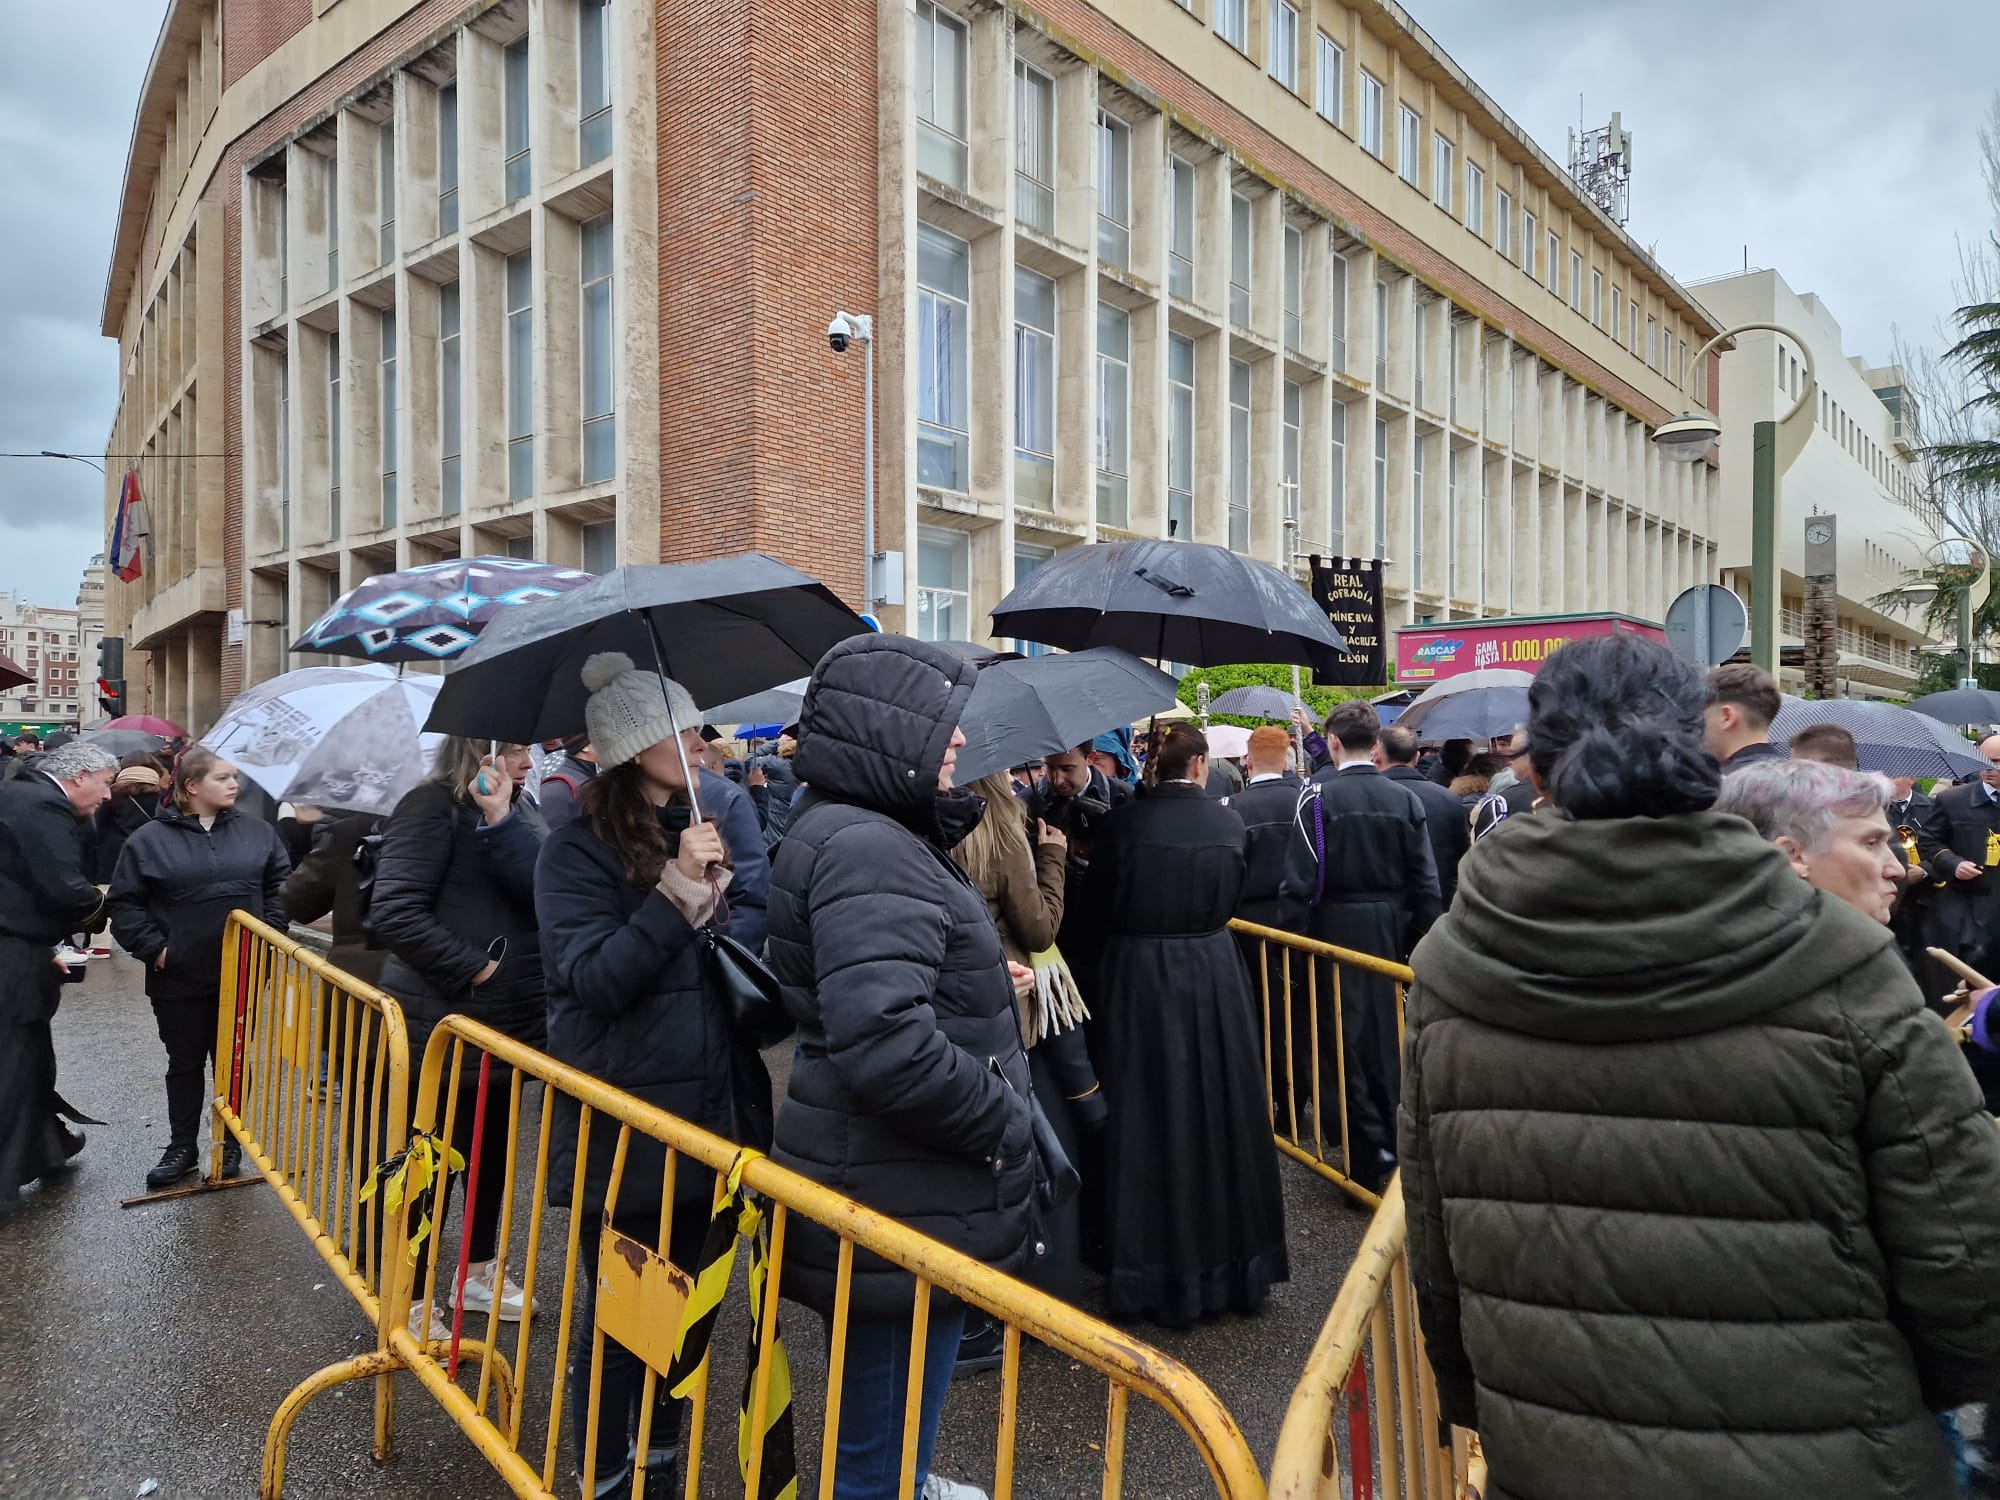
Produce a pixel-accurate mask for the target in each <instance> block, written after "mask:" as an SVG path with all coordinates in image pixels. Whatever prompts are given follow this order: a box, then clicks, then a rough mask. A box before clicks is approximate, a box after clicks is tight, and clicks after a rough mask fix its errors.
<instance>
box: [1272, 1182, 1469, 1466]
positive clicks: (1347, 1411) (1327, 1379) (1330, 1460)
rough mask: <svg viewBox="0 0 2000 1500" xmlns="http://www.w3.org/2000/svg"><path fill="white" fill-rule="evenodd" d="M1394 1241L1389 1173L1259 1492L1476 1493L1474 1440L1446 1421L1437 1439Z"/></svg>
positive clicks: (1399, 1247)
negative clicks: (1265, 1486)
mask: <svg viewBox="0 0 2000 1500" xmlns="http://www.w3.org/2000/svg"><path fill="white" fill-rule="evenodd" d="M1405 1239H1406V1223H1405V1220H1404V1217H1403V1183H1402V1178H1401V1177H1400V1176H1397V1177H1395V1178H1393V1179H1391V1181H1390V1183H1389V1186H1388V1189H1387V1191H1386V1192H1385V1193H1384V1194H1383V1196H1382V1206H1381V1207H1380V1208H1379V1209H1378V1210H1377V1211H1376V1213H1375V1218H1374V1220H1373V1222H1372V1223H1370V1224H1369V1226H1368V1233H1367V1235H1366V1236H1365V1237H1363V1239H1362V1241H1361V1249H1360V1251H1359V1252H1358V1253H1357V1255H1356V1256H1355V1260H1354V1264H1353V1266H1352V1267H1350V1268H1349V1270H1348V1273H1347V1277H1346V1279H1345V1280H1344V1281H1342V1282H1341V1285H1340V1295H1339V1296H1338V1297H1336V1298H1335V1299H1334V1304H1333V1311H1332V1312H1330V1313H1329V1314H1328V1315H1327V1319H1326V1323H1325V1325H1324V1326H1323V1327H1322V1328H1321V1329H1320V1333H1319V1338H1318V1339H1317V1340H1316V1341H1315V1342H1314V1344H1313V1349H1312V1354H1311V1356H1310V1357H1309V1358H1308V1359H1307V1361H1306V1369H1305V1375H1304V1377H1303V1378H1302V1379H1301V1380H1300V1382H1299V1385H1298V1389H1297V1390H1296V1391H1294V1392H1293V1393H1292V1400H1291V1404H1290V1406H1289V1407H1288V1408H1287V1409H1286V1411H1285V1423H1284V1426H1283V1427H1282V1428H1281V1429H1280V1430H1279V1433H1278V1451H1277V1454H1276V1456H1275V1457H1274V1458H1273V1460H1272V1463H1271V1500H1375V1497H1377V1496H1381V1497H1385V1500H1389V1497H1394V1500H1476V1497H1477V1496H1478V1495H1479V1493H1480V1491H1481V1489H1482V1488H1483V1486H1484V1483H1485V1464H1484V1463H1483V1461H1482V1460H1481V1458H1480V1455H1479V1443H1478V1439H1477V1438H1476V1437H1474V1436H1473V1434H1471V1433H1469V1432H1466V1431H1465V1430H1464V1429H1462V1428H1452V1429H1451V1431H1450V1438H1449V1441H1448V1442H1447V1441H1444V1440H1442V1431H1443V1429H1442V1423H1441V1421H1440V1418H1439V1414H1438V1398H1437V1383H1436V1380H1435V1378H1434V1377H1433V1375H1432V1373H1431V1365H1430V1359H1429V1357H1428V1356H1427V1355H1426V1354H1425V1352H1424V1336H1423V1330H1422V1329H1421V1328H1420V1327H1419V1326H1418V1322H1417V1306H1416V1299H1415V1297H1414V1296H1413V1295H1412V1291H1411V1286H1410V1271H1409V1262H1408V1260H1407V1258H1406V1256H1405V1254H1404V1246H1405Z"/></svg>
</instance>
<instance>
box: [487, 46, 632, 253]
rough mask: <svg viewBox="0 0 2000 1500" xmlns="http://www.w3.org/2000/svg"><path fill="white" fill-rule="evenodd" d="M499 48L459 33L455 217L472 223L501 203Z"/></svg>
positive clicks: (502, 151)
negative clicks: (456, 202)
mask: <svg viewBox="0 0 2000 1500" xmlns="http://www.w3.org/2000/svg"><path fill="white" fill-rule="evenodd" d="M623 8H624V7H622V6H621V7H614V9H623ZM502 50H503V49H502V48H501V46H500V44H499V43H497V42H495V41H493V40H492V39H491V38H489V37H487V36H486V35H485V34H483V33H482V32H479V31H477V30H470V29H469V30H465V31H461V32H460V33H459V34H458V219H459V222H460V223H461V224H471V223H475V222H477V221H478V220H480V219H482V218H484V217H485V216H486V215H488V214H490V213H492V212H493V211H494V210H495V209H497V208H499V207H500V206H501V204H502V203H503V202H504V201H505V196H506V176H505V168H506V160H507V154H506V149H505V140H506V136H505V134H504V130H505V116H504V114H503V109H504V101H503V99H502V80H501V60H500V54H501V52H502ZM531 71H532V60H531Z"/></svg>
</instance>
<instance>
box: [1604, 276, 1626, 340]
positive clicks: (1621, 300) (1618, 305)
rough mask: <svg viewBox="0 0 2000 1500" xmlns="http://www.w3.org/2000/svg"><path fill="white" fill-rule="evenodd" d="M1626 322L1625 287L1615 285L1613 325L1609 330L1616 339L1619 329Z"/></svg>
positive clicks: (1612, 308)
mask: <svg viewBox="0 0 2000 1500" xmlns="http://www.w3.org/2000/svg"><path fill="white" fill-rule="evenodd" d="M1624 323H1625V289H1624V288H1623V287H1615V286H1614V287H1613V288H1612V289H1611V326H1610V328H1609V330H1608V332H1609V333H1610V334H1611V336H1612V337H1613V338H1614V339H1615V338H1617V337H1618V330H1619V329H1620V328H1621V327H1623V326H1624Z"/></svg>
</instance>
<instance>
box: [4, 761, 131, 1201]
mask: <svg viewBox="0 0 2000 1500" xmlns="http://www.w3.org/2000/svg"><path fill="white" fill-rule="evenodd" d="M117 770H118V762H117V761H116V760H115V759H114V758H113V757H112V756H110V755H108V754H106V753H105V752H104V751H102V750H100V749H98V748H97V747H96V746H94V745H85V744H80V743H75V742H72V743H71V744H68V745H65V746H63V747H62V748H61V749H60V750H56V751H52V752H51V753H50V754H49V755H47V756H46V757H44V758H43V761H42V764H41V766H40V767H39V768H38V769H36V770H32V771H27V772H24V773H23V774H22V775H20V776H17V777H15V778H14V779H13V780H12V781H8V782H5V783H0V1214H4V1213H6V1212H7V1211H8V1210H9V1209H11V1208H13V1207H14V1205H15V1202H16V1193H17V1191H18V1189H20V1188H22V1187H24V1186H26V1185H27V1184H28V1183H31V1182H34V1181H35V1180H36V1179H38V1178H41V1177H46V1176H48V1175H50V1174H52V1173H55V1172H60V1171H61V1170H62V1169H63V1168H64V1167H66V1166H67V1165H68V1164H69V1160H70V1158H71V1157H73V1156H75V1155H76V1153H77V1152H79V1151H81V1150H82V1149H83V1136H82V1134H81V1132H77V1131H71V1130H68V1129H65V1128H64V1126H63V1123H62V1120H61V1118H60V1117H61V1116H62V1115H65V1114H67V1115H70V1116H71V1117H72V1118H74V1117H75V1112H74V1111H73V1110H71V1109H70V1108H69V1107H68V1106H67V1105H66V1104H64V1103H63V1100H62V1096H61V1095H60V1094H58V1093H57V1092H56V1046H55V1037H54V1034H53V1032H52V1030H51V1023H52V1022H53V1021H54V1019H55V1014H56V1005H57V1003H58V1001H59V1000H60V998H61V983H62V980H61V976H60V974H59V972H58V970H57V968H56V965H55V947H56V945H57V944H58V943H60V942H62V941H63V939H64V938H66V937H68V936H69V935H70V934H71V933H74V932H79V931H84V930H89V931H92V932H95V931H98V930H100V929H101V928H102V927H103V925H104V897H103V895H102V894H101V893H100V892H99V891H98V889H97V887H96V886H95V885H93V884H92V883H91V881H90V880H89V878H88V877H87V875H86V874H85V871H84V865H83V861H84V844H83V820H84V819H85V818H88V817H89V816H90V815H91V814H93V813H94V812H96V811H97V809H98V808H99V807H101V806H102V805H103V804H104V802H105V801H106V799H108V798H109V797H110V795H111V778H112V776H113V775H114V774H116V772H117Z"/></svg>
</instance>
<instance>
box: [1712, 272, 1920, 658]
mask: <svg viewBox="0 0 2000 1500" xmlns="http://www.w3.org/2000/svg"><path fill="white" fill-rule="evenodd" d="M1691 286H1692V289H1693V290H1694V293H1695V295H1696V296H1697V297H1698V298H1700V300H1701V302H1702V305H1703V306H1705V307H1706V308H1707V309H1708V310H1709V311H1710V312H1711V313H1713V314H1714V315H1715V317H1716V320H1717V321H1718V322H1719V323H1721V324H1722V325H1723V326H1725V327H1734V326H1736V325H1739V324H1743V323H1775V324H1777V325H1778V326H1779V327H1781V328H1788V329H1790V330H1792V332H1793V333H1795V334H1796V335H1797V336H1798V338H1799V339H1800V340H1802V341H1804V342H1805V343H1806V345H1807V346H1808V347H1809V348H1810V349H1811V353H1812V364H1813V369H1814V371H1815V373H1816V374H1817V377H1818V380H1819V391H1818V393H1817V394H1816V395H1815V397H1814V398H1813V402H1812V410H1811V417H1812V420H1813V424H1814V425H1813V431H1812V435H1811V436H1810V437H1809V438H1808V439H1807V441H1806V445H1805V448H1804V450H1803V451H1802V452H1801V453H1800V454H1799V456H1798V458H1797V459H1796V460H1795V461H1794V462H1793V463H1792V465H1791V467H1790V468H1788V469H1786V470H1785V471H1784V472H1783V473H1782V474H1780V476H1779V480H1778V498H1779V505H1780V515H1779V518H1778V558H1779V566H1780V568H1781V570H1782V585H1783V587H1782V597H1781V601H1780V609H1781V615H1780V630H1779V643H1780V645H1781V646H1788V645H1789V646H1796V645H1799V644H1800V643H1801V642H1802V640H1803V634H1802V626H1803V623H1804V621H1803V615H1802V606H1803V602H1804V595H1805V583H1804V573H1803V569H1804V561H1805V532H1806V526H1807V523H1808V522H1809V520H1810V519H1811V518H1812V517H1814V516H1833V517H1835V518H1837V520H1836V528H1835V534H1836V536H1837V538H1838V547H1839V583H1838V589H1839V610H1840V613H1839V620H1838V635H1837V640H1838V643H1839V647H1840V669H1839V670H1840V676H1841V679H1842V680H1843V682H1844V683H1845V684H1846V685H1847V686H1848V689H1849V691H1850V692H1851V693H1852V694H1853V695H1854V696H1857V697H1859V696H1872V695H1876V694H1893V695H1896V696H1902V695H1905V694H1907V693H1908V692H1909V691H1910V689H1911V688H1912V687H1913V686H1914V685H1915V683H1916V679H1917V673H1918V671H1919V670H1920V667H1921V663H1920V662H1919V661H1918V659H1917V656H1918V652H1919V651H1920V650H1921V649H1922V648H1923V647H1925V646H1926V645H1929V644H1934V643H1933V642H1931V641H1930V640H1929V638H1928V637H1927V636H1926V635H1925V633H1924V629H1923V623H1922V619H1921V617H1920V615H1919V612H1917V611H1915V610H1889V609H1885V608H1883V607H1881V606H1880V605H1879V604H1874V603H1870V601H1871V600H1879V599H1880V598H1881V596H1882V595H1883V594H1884V593H1885V592H1887V591H1888V590H1891V589H1894V588H1896V587H1898V586H1899V585H1900V584H1902V583H1903V582H1904V581H1905V580H1906V577H1907V575H1908V572H1909V570H1911V569H1912V568H1915V567H1917V566H1918V565H1919V564H1920V562H1921V561H1922V558H1923V552H1924V549H1925V548H1926V547H1927V546H1929V545H1930V544H1931V543H1932V542H1933V541H1935V540H1936V539H1937V538H1938V536H1939V535H1941V534H1942V528H1943V522H1942V518H1941V517H1940V516H1939V514H1938V511H1937V507H1936V506H1935V505H1934V504H1933V503H1932V501H1931V500H1930V498H1929V496H1928V494H1927V493H1926V492H1925V490H1924V487H1923V476H1922V474H1921V473H1920V472H1919V470H1918V469H1917V468H1916V467H1915V466H1914V465H1913V464H1912V462H1911V459H1912V457H1913V454H1914V447H1913V444H1914V433H1913V432H1911V431H1910V430H1909V429H1908V427H1907V426H1906V424H1904V423H1903V422H1902V420H1901V415H1902V403H1904V402H1905V401H1907V400H1908V399H1910V398H1909V397H1908V396H1907V395H1906V393H1905V392H1904V390H1903V377H1902V372H1901V370H1899V369H1897V368H1895V367H1886V368H1878V367H1873V366H1870V365H1869V364H1868V363H1867V362H1866V361H1864V360H1862V359H1860V358H1858V357H1850V356H1849V355H1848V354H1847V352H1846V351H1845V349H1843V348H1842V345H1841V333H1840V324H1839V323H1838V322H1837V321H1836V320H1835V318H1834V316H1833V314H1832V313H1831V312H1830V311H1829V310H1828V309H1827V306H1826V304H1825V303H1824V302H1822V301H1821V300H1820V299H1819V297H1818V296H1816V295H1815V294H1813V293H1811V292H1795V291H1793V290H1792V289H1791V287H1790V286H1788V285H1787V284H1786V282H1785V278H1784V277H1783V276H1781V275H1780V274H1779V273H1778V272H1776V271H1774V270H1770V269H1761V270H1750V271H1745V272H1741V273H1739V274H1736V275H1730V276H1722V277H1716V278H1712V279H1710V280H1707V281H1699V282H1694V283H1691ZM1806 379H1807V377H1806V366H1805V363H1804V361H1803V360H1801V359H1800V357H1799V348H1798V345H1797V344H1796V343H1794V342H1793V341H1792V340H1790V339H1785V338H1782V337H1780V336H1778V335H1776V334H1770V333H1746V334H1743V335H1741V336H1740V337H1739V338H1737V340H1736V341H1735V348H1734V350H1733V352H1731V353H1729V354H1725V355H1724V356H1723V358H1722V412H1721V417H1720V420H1721V422H1722V452H1723V460H1722V464H1721V488H1722V507H1721V516H1720V519H1719V522H1718V525H1719V530H1718V531H1717V533H1716V538H1717V541H1718V542H1719V544H1720V554H1719V557H1720V562H1721V567H1722V575H1723V576H1722V581H1723V582H1724V583H1727V584H1730V585H1731V586H1732V587H1734V588H1736V589H1737V590H1738V592H1740V593H1743V594H1744V595H1745V596H1746V597H1747V596H1748V594H1749V592H1750V589H1749V583H1750V487H1751V463H1750V444H1751V432H1752V428H1753V426H1754V425H1755V424H1756V423H1758V422H1765V421H1775V420H1777V419H1779V418H1781V417H1783V416H1784V415H1785V413H1786V412H1787V411H1789V410H1790V409H1791V407H1792V405H1793V403H1794V402H1795V401H1796V400H1797V399H1798V397H1799V394H1800V393H1801V392H1803V391H1804V390H1805V388H1806ZM1785 675H1786V677H1787V679H1788V683H1787V685H1788V686H1790V685H1791V682H1790V680H1789V679H1793V678H1796V676H1797V673H1796V672H1790V671H1788V672H1787V673H1786V674H1785Z"/></svg>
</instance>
